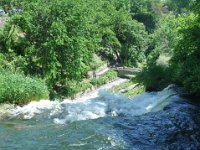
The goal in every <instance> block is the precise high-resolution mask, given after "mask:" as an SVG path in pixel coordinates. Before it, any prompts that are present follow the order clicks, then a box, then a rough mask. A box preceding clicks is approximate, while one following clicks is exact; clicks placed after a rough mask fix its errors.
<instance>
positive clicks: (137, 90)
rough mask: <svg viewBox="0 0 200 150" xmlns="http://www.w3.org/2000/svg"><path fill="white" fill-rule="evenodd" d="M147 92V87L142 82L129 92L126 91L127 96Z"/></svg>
mask: <svg viewBox="0 0 200 150" xmlns="http://www.w3.org/2000/svg"><path fill="white" fill-rule="evenodd" d="M144 92H145V87H144V86H143V85H141V84H138V85H137V86H136V87H135V88H133V89H131V90H129V91H128V92H126V93H124V95H125V96H127V97H133V96H137V95H139V94H142V93H144Z"/></svg>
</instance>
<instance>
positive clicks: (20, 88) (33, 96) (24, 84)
mask: <svg viewBox="0 0 200 150" xmlns="http://www.w3.org/2000/svg"><path fill="white" fill-rule="evenodd" d="M48 96H49V92H48V88H47V86H46V84H45V82H44V81H43V80H41V79H38V78H31V77H27V76H25V75H23V74H20V73H13V72H11V71H5V70H0V103H14V104H25V103H28V102H30V101H34V100H40V99H43V98H48Z"/></svg>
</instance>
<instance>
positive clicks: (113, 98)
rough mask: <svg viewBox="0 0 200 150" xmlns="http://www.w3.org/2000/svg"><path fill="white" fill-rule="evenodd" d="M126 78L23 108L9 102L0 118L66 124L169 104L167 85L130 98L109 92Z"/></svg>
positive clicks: (172, 93)
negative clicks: (78, 95) (79, 94)
mask: <svg viewBox="0 0 200 150" xmlns="http://www.w3.org/2000/svg"><path fill="white" fill-rule="evenodd" d="M125 81H126V80H125V79H118V80H116V81H114V82H112V83H108V84H106V85H105V86H102V87H100V88H99V89H97V90H95V91H93V92H91V93H88V94H86V95H84V96H82V97H81V98H77V99H76V100H73V101H72V100H68V99H65V100H63V101H62V102H59V101H50V100H40V101H38V102H31V103H29V104H27V105H25V106H23V107H20V106H13V105H10V106H9V107H8V106H7V107H5V108H4V110H3V111H0V112H3V113H0V118H7V119H8V118H10V119H13V118H20V119H31V118H34V117H36V116H42V117H44V118H45V119H46V118H48V119H50V120H52V121H53V122H54V123H56V124H66V123H70V122H74V121H79V120H88V119H97V118H100V117H105V116H119V115H125V116H137V115H142V114H145V113H148V112H151V111H159V110H161V109H163V107H164V106H166V105H167V104H168V103H169V101H168V98H169V97H171V96H174V95H175V92H174V91H173V89H172V88H170V87H168V88H166V89H164V90H163V91H161V92H151V93H147V92H146V93H144V94H142V95H140V96H137V97H134V98H132V99H131V100H130V99H128V98H126V97H124V96H123V95H120V94H111V93H109V92H108V89H109V88H111V87H113V86H115V85H119V84H121V83H122V82H125ZM44 114H45V115H44Z"/></svg>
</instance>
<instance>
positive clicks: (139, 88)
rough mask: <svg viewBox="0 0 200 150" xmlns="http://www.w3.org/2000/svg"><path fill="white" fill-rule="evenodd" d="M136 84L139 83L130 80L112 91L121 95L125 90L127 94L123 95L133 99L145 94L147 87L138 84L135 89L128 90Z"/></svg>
mask: <svg viewBox="0 0 200 150" xmlns="http://www.w3.org/2000/svg"><path fill="white" fill-rule="evenodd" d="M135 84H137V83H136V82H135V81H134V80H128V81H126V82H124V83H122V84H120V85H118V86H115V87H113V88H112V89H111V90H110V91H111V92H112V93H121V90H125V92H124V93H122V94H123V95H125V96H127V97H133V96H136V95H139V94H141V93H143V92H145V87H144V86H143V85H142V84H137V85H136V86H135V87H133V88H132V89H129V90H128V88H129V87H131V86H132V85H135ZM126 90H127V91H126Z"/></svg>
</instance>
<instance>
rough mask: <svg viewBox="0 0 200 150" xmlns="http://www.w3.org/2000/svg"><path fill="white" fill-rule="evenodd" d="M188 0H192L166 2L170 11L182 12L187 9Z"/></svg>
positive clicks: (170, 0)
mask: <svg viewBox="0 0 200 150" xmlns="http://www.w3.org/2000/svg"><path fill="white" fill-rule="evenodd" d="M190 1H192V0H167V1H166V4H167V6H168V8H169V10H170V11H175V12H176V13H182V12H187V11H188V10H189V4H190Z"/></svg>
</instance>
